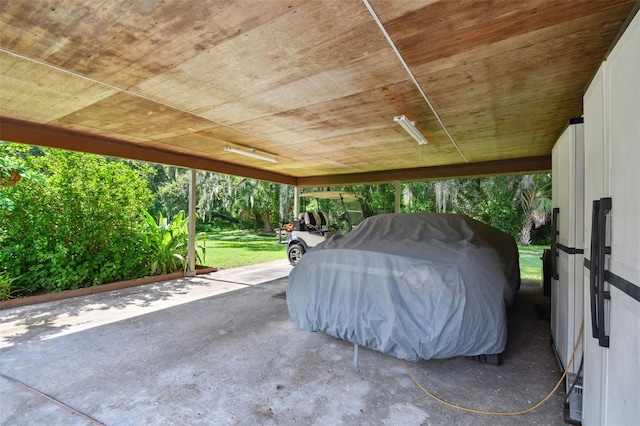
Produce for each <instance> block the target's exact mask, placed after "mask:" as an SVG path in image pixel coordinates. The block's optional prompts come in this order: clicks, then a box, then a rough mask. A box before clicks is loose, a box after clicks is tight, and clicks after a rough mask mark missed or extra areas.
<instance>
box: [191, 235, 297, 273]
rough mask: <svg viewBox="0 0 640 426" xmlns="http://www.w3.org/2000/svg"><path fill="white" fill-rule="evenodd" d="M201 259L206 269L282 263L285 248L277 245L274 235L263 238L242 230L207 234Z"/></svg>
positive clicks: (283, 245) (282, 245)
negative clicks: (203, 254) (209, 267)
mask: <svg viewBox="0 0 640 426" xmlns="http://www.w3.org/2000/svg"><path fill="white" fill-rule="evenodd" d="M283 241H284V240H283ZM205 255H206V256H205V258H204V259H203V263H204V264H205V265H207V266H215V267H218V268H233V267H236V266H243V265H251V264H254V263H262V262H270V261H272V260H278V259H286V258H287V245H286V244H278V237H277V236H276V234H275V232H274V233H273V234H270V235H265V234H255V233H252V232H248V231H242V230H225V231H210V232H207V242H206V252H205Z"/></svg>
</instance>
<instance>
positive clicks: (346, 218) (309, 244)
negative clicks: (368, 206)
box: [287, 191, 365, 266]
mask: <svg viewBox="0 0 640 426" xmlns="http://www.w3.org/2000/svg"><path fill="white" fill-rule="evenodd" d="M300 198H301V199H310V200H311V201H312V202H310V203H309V206H314V207H315V208H314V209H313V210H315V211H304V212H303V213H300V214H299V215H298V218H297V219H294V221H293V230H292V231H291V233H290V234H289V235H288V236H287V258H288V259H289V263H291V264H292V265H293V266H295V265H296V264H297V263H298V262H299V261H300V259H301V258H302V255H303V254H304V253H305V252H307V251H308V250H309V249H311V248H313V247H315V246H317V245H318V244H320V243H321V242H323V241H325V240H326V239H327V238H329V237H330V236H332V235H334V234H336V233H345V232H349V231H351V230H352V229H353V227H355V226H357V225H358V224H360V222H362V221H363V220H364V218H365V217H364V213H363V210H362V202H361V198H362V197H360V195H358V194H356V193H353V192H346V191H315V192H306V193H302V194H300ZM322 200H331V201H330V202H327V201H322ZM323 209H327V210H329V211H330V212H331V214H330V213H329V211H327V210H323ZM310 210H311V209H310ZM334 214H335V215H336V216H337V218H336V219H334V220H332V218H331V216H332V215H334Z"/></svg>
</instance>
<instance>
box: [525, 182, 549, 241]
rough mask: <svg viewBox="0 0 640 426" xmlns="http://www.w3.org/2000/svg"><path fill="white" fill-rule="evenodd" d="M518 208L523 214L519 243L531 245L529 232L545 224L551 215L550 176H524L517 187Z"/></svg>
mask: <svg viewBox="0 0 640 426" xmlns="http://www.w3.org/2000/svg"><path fill="white" fill-rule="evenodd" d="M519 194H520V206H521V207H522V211H523V212H524V222H523V223H522V229H521V231H520V242H521V243H522V244H523V245H525V246H528V245H529V244H531V230H532V229H533V227H534V226H535V227H536V228H539V227H540V226H542V225H544V224H545V223H547V219H548V218H549V215H550V214H551V209H552V202H551V175H549V174H538V175H525V176H523V177H522V180H521V181H520V187H519Z"/></svg>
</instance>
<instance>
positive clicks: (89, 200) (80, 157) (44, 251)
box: [0, 147, 151, 293]
mask: <svg viewBox="0 0 640 426" xmlns="http://www.w3.org/2000/svg"><path fill="white" fill-rule="evenodd" d="M3 148H5V147H3ZM41 152H42V155H40V156H37V157H32V158H30V166H31V167H33V168H34V169H35V171H36V172H39V173H41V174H42V175H44V176H46V177H47V179H46V180H40V181H38V180H24V179H23V180H22V181H20V182H19V183H17V184H15V185H12V186H11V187H7V188H4V196H5V197H6V198H7V199H9V200H11V209H6V208H5V209H2V211H0V273H3V274H4V275H5V276H6V277H12V278H13V279H14V282H13V284H14V285H15V286H16V287H19V288H23V289H24V291H25V292H27V293H29V292H34V291H37V290H40V289H44V290H47V291H62V290H67V289H73V288H79V287H88V286H92V285H98V284H102V283H106V282H113V281H117V280H121V279H129V278H135V277H138V276H140V275H141V267H142V266H143V265H144V263H145V261H144V251H143V250H142V249H143V247H144V245H143V244H144V240H143V234H142V223H141V222H140V220H139V212H140V211H142V210H144V209H145V208H146V207H147V206H148V204H149V200H150V198H151V194H150V191H149V190H148V188H147V174H148V173H149V170H147V169H145V167H143V166H135V167H134V166H132V165H130V164H129V163H127V162H124V161H120V160H114V159H107V158H105V157H99V156H95V155H87V154H79V153H73V152H68V151H61V150H54V149H46V148H45V149H43V150H42V151H41Z"/></svg>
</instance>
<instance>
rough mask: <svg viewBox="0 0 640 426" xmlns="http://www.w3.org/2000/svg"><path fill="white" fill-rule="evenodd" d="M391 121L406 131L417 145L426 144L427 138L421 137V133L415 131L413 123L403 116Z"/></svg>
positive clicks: (397, 116)
mask: <svg viewBox="0 0 640 426" xmlns="http://www.w3.org/2000/svg"><path fill="white" fill-rule="evenodd" d="M393 121H395V122H396V123H398V124H399V125H401V126H402V128H403V129H404V130H406V131H407V133H409V134H410V135H411V137H412V138H414V139H415V140H416V141H418V145H426V144H427V143H428V142H427V138H425V137H424V136H422V133H420V131H419V130H418V129H416V126H415V124H416V122H415V121H409V119H408V118H407V117H406V116H404V115H396V116H395V117H393Z"/></svg>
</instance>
